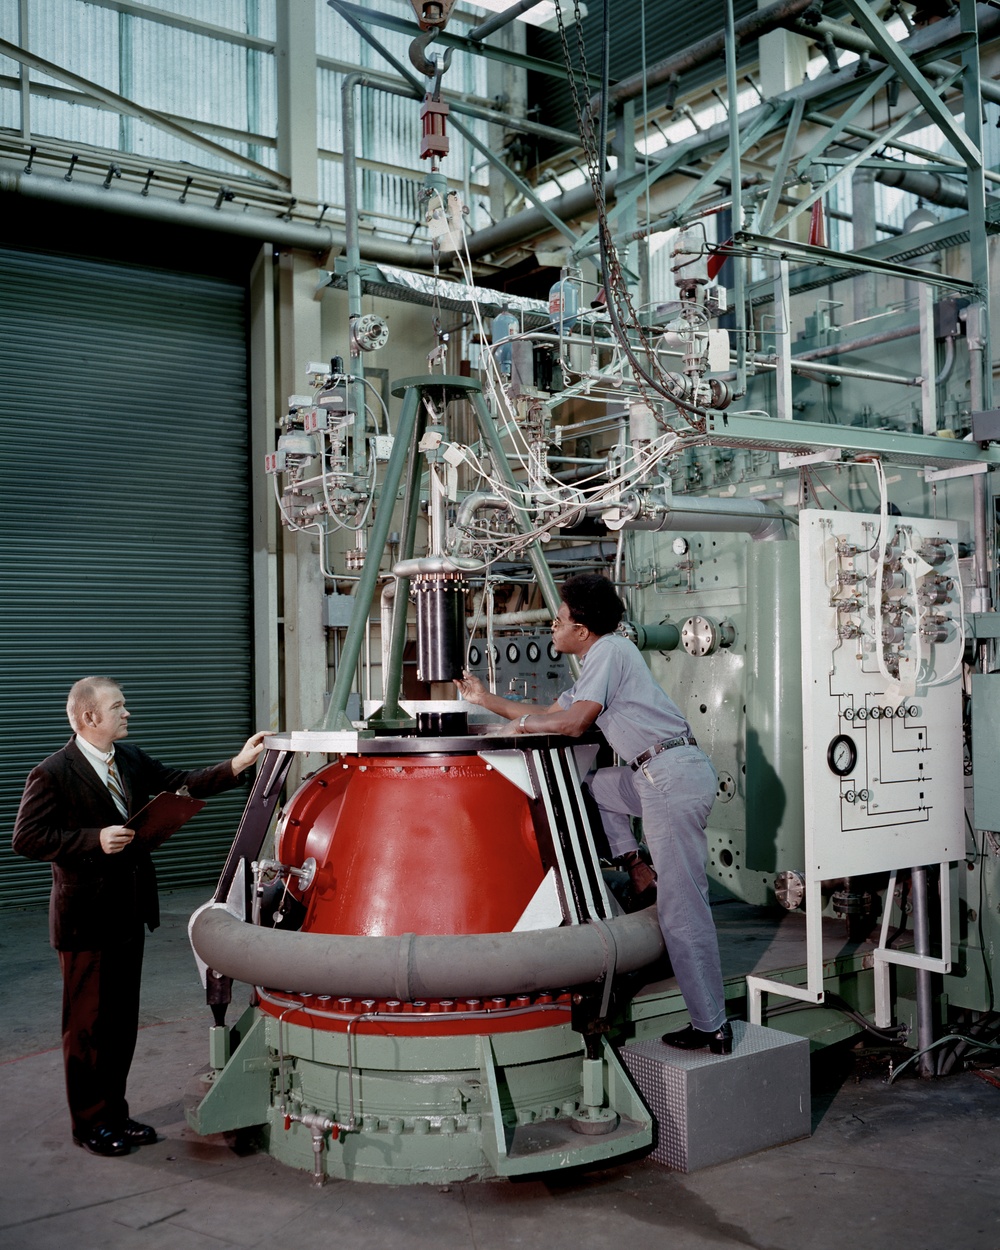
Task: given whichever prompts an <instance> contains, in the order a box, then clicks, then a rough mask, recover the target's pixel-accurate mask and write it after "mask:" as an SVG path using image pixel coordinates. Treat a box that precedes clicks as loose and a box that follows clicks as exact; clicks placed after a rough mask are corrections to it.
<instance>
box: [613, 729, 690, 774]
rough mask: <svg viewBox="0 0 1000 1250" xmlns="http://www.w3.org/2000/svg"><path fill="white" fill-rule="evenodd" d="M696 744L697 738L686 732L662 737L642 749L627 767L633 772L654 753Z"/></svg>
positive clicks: (657, 753)
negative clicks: (675, 736)
mask: <svg viewBox="0 0 1000 1250" xmlns="http://www.w3.org/2000/svg"><path fill="white" fill-rule="evenodd" d="M697 745H698V742H697V740H696V739H695V738H692V737H691V736H690V734H686V735H685V736H684V737H682V738H664V740H663V741H662V742H656V743H654V744H653V746H651V747H650V748H649V750H648V751H643V753H642V754H641V755H637V756H636V757H635V759H634V760H633V761H632V762H631V764H629V768H631V770H632V771H633V772H635V771H636V770H637V769H638V768H640V767H641V766H642V765H643V764H645V763H646V761H647V760H651V759H652V758H653V757H654V756H655V755H659V754H660V752H661V751H669V750H670V749H671V747H696V746H697Z"/></svg>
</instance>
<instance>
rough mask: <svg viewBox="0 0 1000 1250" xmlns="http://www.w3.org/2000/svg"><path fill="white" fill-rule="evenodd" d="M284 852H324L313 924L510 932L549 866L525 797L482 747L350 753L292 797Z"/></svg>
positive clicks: (327, 928) (374, 932) (338, 929)
mask: <svg viewBox="0 0 1000 1250" xmlns="http://www.w3.org/2000/svg"><path fill="white" fill-rule="evenodd" d="M277 854H278V858H279V859H280V860H281V862H282V863H284V864H290V865H294V866H296V867H298V866H300V865H301V864H302V863H303V861H304V860H305V859H307V858H308V857H309V856H312V857H313V858H314V859H315V860H316V863H317V871H316V877H315V880H314V881H313V883H312V885H311V886H310V887H309V889H308V890H306V892H305V893H304V895H303V896H302V901H303V902H304V903H305V905H306V916H305V919H304V921H303V924H302V929H303V931H306V932H308V931H312V932H316V933H345V934H358V935H368V936H385V935H390V936H398V935H400V934H403V933H420V934H456V933H507V932H510V930H511V929H512V928H513V927H514V925H515V924H516V923H517V921H518V920H519V919H520V917H521V914H522V912H523V911H524V909H525V907H526V906H527V905H528V903H529V902H530V901H531V898H532V896H533V895H534V893H535V890H536V889H537V888H538V886H539V885H540V884H541V881H542V877H543V875H544V873H543V869H542V861H541V856H540V854H539V851H538V844H537V840H536V836H535V830H534V822H533V819H532V812H531V805H530V804H529V801H528V798H527V796H526V795H525V794H524V793H523V792H522V791H521V790H519V789H518V788H517V787H516V786H515V785H513V784H512V783H511V782H510V781H508V780H507V779H506V778H505V777H503V776H501V774H500V773H498V772H497V771H496V770H495V769H492V768H490V767H489V765H488V764H487V763H486V762H485V761H484V760H482V759H480V758H479V756H478V755H434V756H431V757H428V756H426V755H424V756H419V757H417V756H413V755H399V756H374V755H372V756H344V757H342V758H341V759H340V760H338V761H337V762H336V763H334V764H329V765H327V767H326V768H323V769H322V770H321V771H320V772H318V773H316V774H315V775H314V776H313V777H311V778H309V779H308V780H307V781H306V782H305V783H304V784H303V785H302V786H301V788H300V789H299V790H298V792H297V793H296V794H295V795H294V796H293V797H292V799H291V801H290V802H289V804H288V806H287V808H286V811H285V814H284V817H283V819H282V823H281V827H280V830H279V834H278V845H277Z"/></svg>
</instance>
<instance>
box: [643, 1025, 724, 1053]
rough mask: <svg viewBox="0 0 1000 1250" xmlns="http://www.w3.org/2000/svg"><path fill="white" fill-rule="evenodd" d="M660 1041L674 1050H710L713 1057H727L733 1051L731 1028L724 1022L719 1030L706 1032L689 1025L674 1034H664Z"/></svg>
mask: <svg viewBox="0 0 1000 1250" xmlns="http://www.w3.org/2000/svg"><path fill="white" fill-rule="evenodd" d="M660 1040H661V1041H663V1042H665V1043H666V1044H667V1045H668V1046H673V1047H674V1048H675V1049H676V1050H710V1051H711V1052H712V1054H713V1055H729V1054H731V1053H732V1050H733V1026H732V1025H731V1024H730V1023H729V1021H728V1020H724V1021H723V1023H722V1026H721V1028H718V1029H716V1030H715V1031H714V1032H708V1031H706V1030H705V1029H696V1028H695V1027H694V1025H693V1024H689V1025H687V1026H686V1027H685V1028H683V1029H678V1030H677V1032H676V1033H664V1034H663V1037H662V1038H661V1039H660Z"/></svg>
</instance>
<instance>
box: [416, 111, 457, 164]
mask: <svg viewBox="0 0 1000 1250" xmlns="http://www.w3.org/2000/svg"><path fill="white" fill-rule="evenodd" d="M449 111H450V110H449V108H448V105H447V104H445V102H444V101H443V100H435V99H433V98H432V97H431V96H427V97H426V98H425V100H424V102H423V105H422V106H421V109H420V121H421V124H422V126H423V135H422V136H421V139H420V156H421V158H423V157H425V156H447V155H448V136H447V135H446V134H445V132H444V127H445V119H446V118H447V116H448V113H449Z"/></svg>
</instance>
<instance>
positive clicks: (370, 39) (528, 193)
mask: <svg viewBox="0 0 1000 1250" xmlns="http://www.w3.org/2000/svg"><path fill="white" fill-rule="evenodd" d="M327 3H328V4H329V5H330V7H331V8H333V9H336V11H337V12H338V13H339V14H340V16H341V17H342V18H343V19H344V21H345V22H347V24H348V25H349V26H350V27H351V29H352V30H354V31H355V32H356V33H357V34H359V35H360V36H361V38H362V39H364V41H365V42H366V43H368V44H370V45H371V47H373V48H374V49H375V51H376V52H378V53H379V55H380V56H383V57H385V59H386V60H387V61H388V62H389V64H390V65H391V66H392V67H393V69H394V70H395V71H396V73H397V74H399V76H400V77H401V78H403V79H404V80H405V81H406V82H408V83H409V84H410V86H411V87H413V88H414V90H416V91H418V92H420V93H421V95H422V94H423V90H422V86H421V83H420V82H419V80H418V79H417V78H416V77H415V76H414V75H413V74H412V73H411V72H410V71H409V70H408V69H407V68H406V66H405V65H404V64H403V63H402V61H400V60H399V59H398V58H397V57H395V56H393V54H392V53H391V52H390V51H389V50H388V48H386V47H384V46H383V45H382V44H381V43H379V41H378V40H377V39H376V38H375V36H374V35H373V34H372V33H371V31H369V30H367V29H366V28H365V25H364V20H365V19H367V20H372V19H373V18H374V17H375V16H376V15H375V14H373V13H372V12H370V11H369V10H367V9H358V8H357V6H355V5H352V4H345V3H344V2H343V0H327ZM377 16H378V17H379V18H382V17H384V16H385V15H384V14H379V15H377ZM404 25H405V26H406V27H407V28H408V29H409V23H404ZM412 29H413V32H414V37H416V36H417V35H419V33H420V32H419V29H418V28H417V27H413V28H412ZM472 50H478V49H477V46H476V45H473V48H472ZM449 123H450V125H451V127H452V129H453V130H456V131H458V133H459V134H460V135H461V136H462V138H463V139H464V140H465V141H466V143H469V144H471V146H472V147H474V148H475V149H476V151H477V152H479V153H480V154H481V155H482V156H484V157H485V158H486V160H487V161H489V163H490V164H491V165H492V166H493V168H494V169H496V170H498V171H499V172H500V173H502V174H503V175H504V177H505V178H507V179H508V180H509V181H510V182H512V183H513V184H514V186H515V187H517V189H518V191H519V192H520V193H521V195H523V196H524V198H525V199H526V200H527V201H528V203H529V204H531V205H532V206H533V207H534V208H536V209H537V210H538V211H539V212H540V213H541V214H542V215H543V216H544V217H545V219H546V221H548V223H549V225H551V226H552V227H553V229H555V230H558V231H559V233H560V234H562V235H564V236H565V237H566V238H567V239H569V240H570V241H571V242H575V241H576V233H575V232H574V231H573V230H572V229H571V228H570V227H569V226H567V225H566V223H565V222H564V221H561V220H560V219H559V218H558V217H557V216H556V214H555V213H554V212H553V211H552V209H551V208H549V206H548V205H547V204H546V203H545V201H544V200H541V199H539V197H538V196H537V195H536V194H535V192H534V189H533V188H532V187H529V186H528V184H527V183H526V182H525V181H524V179H523V178H519V177H518V176H517V174H515V173H514V171H513V170H512V169H510V168H508V166H506V165H505V164H504V163H503V161H502V160H501V159H500V157H499V156H497V154H496V153H495V152H494V151H493V150H492V149H491V148H490V146H489V144H488V143H482V142H481V141H480V140H479V139H478V138H476V136H475V135H474V134H473V133H472V131H471V130H469V128H468V127H467V126H463V125H462V123H461V122H460V121H458V119H457V118H455V117H450V118H449Z"/></svg>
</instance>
